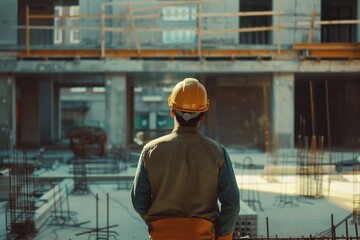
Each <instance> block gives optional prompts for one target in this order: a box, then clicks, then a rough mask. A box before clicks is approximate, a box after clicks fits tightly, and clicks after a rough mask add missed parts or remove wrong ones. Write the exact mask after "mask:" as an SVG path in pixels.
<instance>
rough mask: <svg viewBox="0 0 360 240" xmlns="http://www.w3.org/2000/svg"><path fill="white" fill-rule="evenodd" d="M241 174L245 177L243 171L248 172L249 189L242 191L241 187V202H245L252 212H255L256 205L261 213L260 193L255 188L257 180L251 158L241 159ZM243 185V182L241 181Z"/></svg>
mask: <svg viewBox="0 0 360 240" xmlns="http://www.w3.org/2000/svg"><path fill="white" fill-rule="evenodd" d="M242 166H243V172H242V174H241V176H245V174H244V171H245V169H246V170H247V171H248V174H247V175H248V176H249V184H250V186H249V189H247V190H244V189H243V187H242V186H241V187H240V196H241V200H243V201H244V202H246V203H247V204H248V206H249V207H250V208H252V209H253V210H254V211H256V205H257V206H258V207H259V209H260V210H261V211H263V208H262V206H261V201H260V193H259V190H258V186H257V180H256V176H255V174H256V171H255V170H256V169H255V168H256V166H255V164H254V163H253V160H252V158H251V157H249V156H247V157H245V158H244V159H243V165H242ZM251 178H252V179H251ZM241 183H243V181H241Z"/></svg>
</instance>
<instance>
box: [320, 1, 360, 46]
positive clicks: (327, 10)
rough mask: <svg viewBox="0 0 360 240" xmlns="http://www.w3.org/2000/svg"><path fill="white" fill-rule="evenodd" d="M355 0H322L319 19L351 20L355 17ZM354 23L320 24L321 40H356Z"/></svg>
mask: <svg viewBox="0 0 360 240" xmlns="http://www.w3.org/2000/svg"><path fill="white" fill-rule="evenodd" d="M356 9H357V3H356V0H346V1H337V0H323V1H322V3H321V19H322V20H323V21H331V20H353V19H357V17H356ZM356 27H357V25H356V24H335V25H322V26H321V42H356Z"/></svg>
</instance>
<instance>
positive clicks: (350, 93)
mask: <svg viewBox="0 0 360 240" xmlns="http://www.w3.org/2000/svg"><path fill="white" fill-rule="evenodd" d="M359 19H360V0H342V1H338V0H321V1H319V0H256V1H253V0H238V1H235V0H186V1H162V0H161V1H160V0H132V1H122V0H112V1H105V0H103V1H102V0H99V1H94V0H66V1H65V0H50V1H42V0H17V1H16V0H1V1H0V150H4V151H3V152H1V154H2V155H0V170H1V168H2V166H3V165H5V164H4V161H1V160H2V159H6V156H5V155H6V150H7V149H9V148H11V147H12V146H18V147H20V148H21V146H26V148H27V149H36V150H38V149H46V150H47V149H62V150H63V149H65V150H70V144H69V143H70V140H69V137H70V134H71V132H72V131H73V130H74V129H76V128H78V127H84V126H91V127H96V128H101V129H104V130H105V132H106V136H107V142H106V143H107V145H108V148H109V152H111V150H112V149H121V152H120V153H119V152H117V153H116V154H118V155H121V156H122V157H123V156H125V155H126V158H127V159H128V158H131V154H132V153H131V152H128V151H127V150H129V149H139V148H140V147H141V146H142V145H143V144H144V143H146V142H147V141H149V140H151V139H153V138H155V137H158V136H160V135H163V134H164V133H168V132H170V131H171V128H172V119H171V117H170V115H169V107H168V105H167V97H168V95H169V93H170V91H171V89H172V87H173V86H174V85H175V83H176V82H178V81H180V80H182V79H184V78H186V77H195V78H198V79H199V80H200V81H201V82H202V83H203V84H204V85H205V87H206V89H207V91H208V94H209V99H210V109H209V111H208V112H207V117H206V119H205V121H204V124H203V125H202V126H201V131H202V132H203V133H205V134H206V135H207V136H209V137H211V138H213V139H215V140H217V141H219V142H221V143H222V144H224V145H225V146H226V147H229V148H234V149H240V150H243V149H251V150H256V151H258V152H266V153H269V152H271V151H272V152H273V153H275V152H276V151H277V150H278V149H290V150H292V149H295V148H298V149H300V150H302V151H304V152H305V153H306V154H309V155H305V154H304V156H307V157H304V159H307V160H309V161H307V163H306V164H305V165H306V166H308V165H309V166H311V167H314V169H315V168H316V170H314V171H313V172H311V173H307V172H306V173H304V171H302V170H301V168H300V167H298V168H297V169H295V170H294V171H295V174H298V175H301V174H302V176H305V177H303V178H301V181H302V182H301V183H306V184H302V186H305V187H304V188H303V189H301V190H300V194H299V195H304V196H309V195H310V196H316V197H317V196H321V197H322V196H323V195H322V184H323V180H322V176H321V181H320V180H318V179H316V181H313V182H309V179H310V177H312V176H313V175H314V177H319V176H318V175H321V174H323V170H318V169H317V167H318V166H319V165H321V164H323V163H324V164H328V163H330V164H331V155H330V158H329V157H328V156H329V155H326V154H325V155H326V156H323V155H322V154H323V151H326V152H330V151H331V150H334V149H336V150H339V149H341V150H344V149H345V150H351V151H359V148H358V146H359V143H360V124H359V122H360V94H359V92H360V81H359V79H360V45H359V42H360V20H359ZM299 123H300V124H299ZM299 136H301V137H300V138H301V139H300V140H299ZM319 139H322V142H321V144H320V143H319ZM299 142H300V143H301V146H300V145H299ZM320 145H321V148H320V147H319V146H320ZM319 149H321V152H320V151H317V150H319ZM319 152H320V153H321V157H318V156H319V155H316V154H319ZM275 155H276V154H275ZM275 155H274V157H272V158H269V157H268V156H267V157H266V158H265V159H264V160H262V161H263V164H265V165H267V164H270V165H271V164H273V165H277V164H278V162H279V160H278V159H279V156H275ZM301 156H302V155H301ZM314 156H316V157H318V158H317V159H319V161H318V162H321V164H318V165H316V164H313V163H312V162H313V161H312V160H313V159H314V158H315V157H314ZM136 157H137V155H136V154H135V158H136ZM313 157H314V158H313ZM119 158H120V157H119ZM295 158H296V157H295ZM44 159H45V158H44ZM299 159H300V158H299ZM320 160H321V161H320ZM44 161H47V160H46V159H45V160H44ZM299 162H300V161H299ZM239 163H240V161H239ZM42 164H44V166H45V165H46V162H42ZM126 164H127V163H126ZM109 166H110V168H112V165H109ZM299 166H300V165H299ZM301 167H302V165H301ZM94 168H97V165H95V167H94ZM125 168H127V165H126V166H125V167H124V168H123V169H125ZM299 169H300V170H299ZM254 170H255V169H254ZM306 170H308V168H306ZM296 171H297V172H296ZM314 172H315V173H316V174H313V173H314ZM317 173H319V174H317ZM309 176H310V177H309ZM122 177H123V178H122V180H123V179H125V180H126V181H130V180H131V177H132V176H130V175H129V176H128V175H126V176H122ZM49 179H51V181H53V180H57V181H60V180H62V179H61V178H60V177H59V178H56V177H48V181H49V182H50V180H49ZM104 179H105V178H104ZM109 179H110V177H109ZM129 179H130V180H129ZM310 180H311V179H310ZM0 183H1V181H0ZM329 185H330V184H329ZM309 186H310V187H309ZM311 186H313V187H311ZM319 186H320V187H319ZM127 187H128V182H126V188H127ZM86 188H87V185H86ZM310 188H311V189H313V190H314V191H312V192H310V193H308V192H306V191H309V189H310ZM329 188H330V187H329ZM318 190H320V192H318ZM356 196H357V195H356ZM357 197H358V196H357ZM354 201H355V200H354ZM356 203H357V204H358V199H357V198H356ZM354 208H355V209H356V211H357V209H358V206H357V207H354ZM354 211H355V210H354ZM248 215H249V216H250V215H251V216H250V217H251V218H250V219H255V218H253V216H252V215H254V214H253V212H251V214H250V213H249V214H248ZM251 221H252V220H251ZM239 222H241V221H240V220H239ZM243 222H244V224H245V221H243ZM251 224H253V223H251ZM254 225H255V224H254ZM239 228H241V226H239ZM254 229H257V228H255V227H254ZM248 230H249V232H253V229H250V228H249V229H248ZM0 236H1V235H0Z"/></svg>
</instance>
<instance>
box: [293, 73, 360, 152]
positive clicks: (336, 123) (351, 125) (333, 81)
mask: <svg viewBox="0 0 360 240" xmlns="http://www.w3.org/2000/svg"><path fill="white" fill-rule="evenodd" d="M358 78H359V75H358V74H343V73H342V74H332V75H331V76H329V75H326V74H314V75H310V74H298V75H297V76H296V78H295V131H296V134H295V136H297V135H298V134H299V133H301V132H304V134H305V135H307V136H308V137H309V139H310V137H311V136H312V135H313V132H315V136H317V137H319V136H324V138H325V139H324V145H325V146H326V147H327V146H328V145H329V137H328V136H329V135H330V137H331V138H330V144H331V147H332V148H337V149H339V148H348V149H352V148H354V147H356V148H357V149H360V142H359V139H360V124H359V122H360V95H359V92H360V82H359V81H358V80H357V79H358ZM310 80H312V83H313V84H312V85H313V99H314V126H315V127H314V128H315V129H314V130H313V127H312V114H311V98H310ZM326 81H327V85H328V87H327V88H328V101H327V97H326ZM327 105H328V107H329V111H327ZM328 115H329V118H328ZM300 116H301V117H302V119H305V126H304V124H303V126H302V128H303V129H302V130H300ZM328 120H329V122H330V125H328ZM329 133H330V134H329ZM309 141H310V140H309ZM295 142H296V139H295Z"/></svg>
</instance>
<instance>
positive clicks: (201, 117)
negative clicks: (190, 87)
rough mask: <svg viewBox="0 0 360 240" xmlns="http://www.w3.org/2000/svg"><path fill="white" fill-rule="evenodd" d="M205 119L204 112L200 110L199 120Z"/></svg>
mask: <svg viewBox="0 0 360 240" xmlns="http://www.w3.org/2000/svg"><path fill="white" fill-rule="evenodd" d="M204 120H205V113H204V112H202V113H200V121H204Z"/></svg>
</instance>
